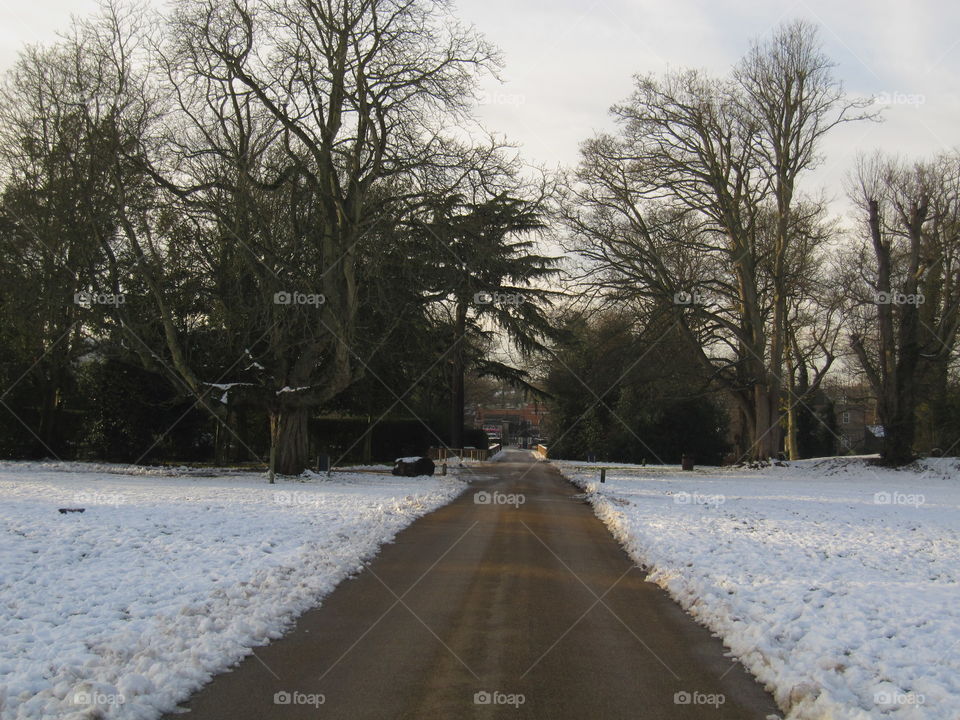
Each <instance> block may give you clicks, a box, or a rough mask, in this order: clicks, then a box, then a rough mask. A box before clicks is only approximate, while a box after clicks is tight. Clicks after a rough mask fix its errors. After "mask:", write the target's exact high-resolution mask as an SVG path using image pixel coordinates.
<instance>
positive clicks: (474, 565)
mask: <svg viewBox="0 0 960 720" xmlns="http://www.w3.org/2000/svg"><path fill="white" fill-rule="evenodd" d="M468 477H471V478H472V481H471V486H470V488H469V489H468V490H467V491H466V492H465V493H464V494H463V495H461V496H460V497H459V498H458V499H457V500H455V501H454V502H453V503H451V504H449V505H447V506H445V507H443V508H441V509H439V510H437V511H435V512H433V513H431V514H429V515H427V516H426V517H424V518H422V519H420V520H418V521H417V522H415V523H414V524H413V525H411V526H410V527H409V528H407V529H406V530H404V531H403V532H401V533H400V534H399V535H398V536H397V539H396V541H395V542H394V543H392V544H389V545H386V546H384V547H383V548H382V551H381V552H380V554H379V555H378V556H377V557H376V558H375V559H374V560H373V561H372V562H371V563H369V564H368V566H367V567H366V569H365V570H364V571H363V572H361V573H359V574H358V575H356V576H355V577H353V578H351V579H349V580H346V581H344V582H343V583H341V585H340V586H339V587H337V589H336V590H335V591H334V592H333V593H331V594H330V595H329V596H328V597H327V598H326V599H324V601H323V604H322V606H320V607H318V608H316V609H314V610H311V611H309V612H307V613H305V614H304V615H303V616H302V617H301V618H300V620H299V621H298V623H297V625H296V627H295V628H294V629H293V630H292V631H291V632H290V633H289V634H288V635H286V636H285V637H284V638H282V639H281V640H278V641H276V642H274V643H272V644H270V645H268V646H266V647H262V648H257V650H256V654H255V655H253V656H249V657H247V658H246V660H244V661H243V662H242V663H240V664H239V665H238V666H237V667H236V668H234V669H233V670H232V671H230V672H228V673H224V674H222V675H219V676H217V677H216V678H214V680H213V681H212V682H211V683H210V684H208V685H207V686H206V687H204V688H203V689H202V690H200V691H199V692H197V693H196V694H195V695H194V696H193V697H192V698H191V700H190V702H189V703H186V704H185V705H184V707H185V708H188V709H189V710H190V713H189V714H188V715H180V714H178V715H170V716H169V718H170V719H171V720H173V719H174V718H176V719H178V720H184V719H185V718H186V719H187V720H221V719H222V720H246V719H249V720H264V719H266V718H344V719H350V720H363V719H368V718H369V719H374V718H376V719H377V720H380V719H382V718H391V719H392V718H428V719H433V718H439V719H444V718H451V719H458V718H481V719H484V718H517V719H518V720H519V719H521V718H523V719H527V718H531V719H532V718H537V719H543V720H547V719H549V720H563V719H565V718H578V719H579V718H611V719H619V718H624V719H627V718H629V719H631V720H633V719H634V718H642V719H643V720H659V719H660V718H663V719H665V720H666V719H669V720H688V719H699V718H710V719H711V720H753V719H758V720H764V719H765V718H767V717H768V716H771V715H772V716H774V717H777V716H778V715H777V710H776V706H775V704H774V703H773V700H772V699H771V697H770V696H769V695H768V694H767V693H766V692H765V691H764V690H763V688H761V687H760V686H759V685H758V684H757V683H756V681H755V680H753V678H752V677H750V676H749V675H748V674H747V673H746V672H745V671H744V670H743V668H742V667H741V666H740V665H738V664H736V663H734V662H732V661H731V660H730V659H728V658H727V657H725V655H724V652H725V650H724V647H723V645H722V644H721V642H720V641H719V640H718V639H716V638H714V637H712V636H711V634H710V633H709V632H708V631H707V630H706V629H704V628H702V627H700V626H699V625H697V624H696V623H695V622H694V621H693V620H691V619H690V617H689V616H687V615H686V614H685V613H684V612H683V611H682V610H681V609H680V608H679V606H677V605H676V604H675V603H674V602H673V601H672V600H670V598H669V597H668V596H667V595H666V594H665V593H664V592H663V591H662V590H660V589H659V588H658V587H656V586H654V585H653V584H651V583H647V582H645V581H644V573H643V572H642V571H641V570H640V569H639V568H637V567H635V566H634V565H633V564H632V563H631V561H630V559H629V557H628V556H627V555H626V553H625V552H624V551H623V550H622V548H621V547H620V546H619V545H618V544H617V543H616V541H615V540H614V539H613V538H612V537H611V536H610V534H609V532H608V531H607V530H606V528H605V527H604V526H603V524H602V523H601V522H600V521H599V520H597V518H596V517H595V516H594V514H593V512H592V510H591V508H590V506H589V505H587V504H586V503H585V502H584V501H583V500H582V498H580V497H578V496H577V492H578V491H577V490H576V489H575V488H573V487H572V486H571V485H570V484H569V483H567V482H566V481H564V480H563V479H562V478H561V477H560V475H559V473H558V472H557V470H556V469H555V468H554V467H552V466H551V465H549V464H548V463H538V462H534V461H533V460H532V458H531V457H530V454H529V453H527V452H526V451H508V452H507V453H505V456H504V457H503V460H502V461H501V462H497V463H488V464H485V465H482V466H479V467H477V468H475V469H473V470H472V471H471V473H470V475H469V476H468ZM478 493H486V495H483V494H480V495H478ZM485 499H487V500H490V502H486V503H484V502H477V501H478V500H480V501H482V500H485ZM521 500H522V503H521ZM285 693H286V695H285ZM285 700H289V701H290V702H289V704H286V703H285V702H284V701H285ZM321 701H322V702H321ZM684 701H688V702H684Z"/></svg>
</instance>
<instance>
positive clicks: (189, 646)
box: [0, 463, 465, 720]
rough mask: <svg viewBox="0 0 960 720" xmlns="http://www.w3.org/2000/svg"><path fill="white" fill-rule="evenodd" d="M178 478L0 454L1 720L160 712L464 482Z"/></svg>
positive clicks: (271, 634)
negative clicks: (3, 458) (6, 458)
mask: <svg viewBox="0 0 960 720" xmlns="http://www.w3.org/2000/svg"><path fill="white" fill-rule="evenodd" d="M206 472H208V473H209V472H210V471H209V470H208V471H206ZM192 473H193V471H189V470H185V471H181V472H180V473H179V475H178V473H177V472H176V471H175V470H173V469H170V468H163V469H157V470H156V471H155V472H152V471H147V470H143V469H142V468H141V469H140V471H139V472H135V471H134V469H133V468H131V467H129V466H96V467H91V466H84V465H83V464H78V463H70V464H60V463H40V464H37V463H0V605H2V608H3V612H2V615H0V638H2V642H0V716H2V717H3V718H4V720H13V719H14V718H16V719H26V718H30V719H34V718H55V717H56V718H68V719H76V720H79V719H80V718H85V719H86V718H92V717H104V718H137V719H138V720H139V719H149V718H154V717H157V716H158V715H159V714H160V713H161V712H165V711H169V710H172V709H173V708H174V707H175V706H176V704H177V703H178V702H180V701H182V700H184V699H186V698H187V697H189V695H190V694H191V693H192V692H193V691H195V690H196V689H198V688H199V687H201V686H202V685H203V684H204V683H206V682H207V681H209V680H210V678H211V677H212V675H214V674H215V673H218V672H221V671H223V670H225V669H227V668H228V667H230V666H231V665H233V664H234V663H236V662H238V661H239V660H241V659H242V658H243V657H244V656H246V655H248V654H249V653H250V652H251V648H253V647H256V646H259V645H264V644H266V643H267V642H269V641H270V640H271V639H274V638H278V637H280V636H281V635H282V634H283V632H284V631H285V630H286V629H288V628H289V627H290V625H291V623H292V622H293V620H294V619H295V618H296V617H297V616H299V615H300V614H301V613H302V612H303V611H304V610H306V609H308V608H310V607H313V606H316V605H318V604H320V600H321V598H323V596H325V595H326V594H327V593H329V592H330V591H331V590H333V588H334V587H335V586H336V585H337V584H338V583H339V582H340V581H341V580H343V579H344V578H346V577H348V576H349V575H351V574H353V573H356V572H358V571H359V570H361V568H362V562H363V561H364V560H365V559H368V558H370V557H372V556H373V555H375V554H376V552H377V549H378V547H379V546H380V545H381V544H382V543H384V542H388V541H390V540H391V539H392V538H393V537H394V535H395V534H396V533H397V532H398V531H399V530H401V529H402V528H403V527H405V526H406V525H408V524H410V523H411V522H412V521H413V520H414V519H416V518H418V517H420V516H421V515H423V514H425V513H427V512H429V511H431V510H433V509H435V508H436V507H439V506H440V505H443V504H444V503H446V502H449V501H450V500H451V499H453V498H454V497H455V496H456V495H458V494H459V493H460V492H461V490H462V489H463V488H464V487H465V485H464V484H463V483H462V482H460V481H459V480H457V479H456V478H439V477H437V478H395V477H392V476H379V475H372V474H367V475H364V476H360V474H352V475H346V474H343V475H341V474H339V473H333V475H331V476H330V477H329V478H328V477H327V476H326V475H324V476H323V478H322V479H320V478H314V479H308V480H307V481H305V482H304V481H296V482H283V483H278V484H277V485H272V486H271V485H267V484H265V482H264V481H263V479H262V477H259V476H251V475H250V474H249V473H246V474H244V473H235V474H232V475H224V476H220V477H197V476H196V475H195V474H192ZM61 507H85V508H86V512H85V513H83V514H79V513H76V514H67V515H61V514H60V513H58V512H57V510H58V508H61Z"/></svg>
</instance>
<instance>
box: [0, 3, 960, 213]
mask: <svg viewBox="0 0 960 720" xmlns="http://www.w3.org/2000/svg"><path fill="white" fill-rule="evenodd" d="M94 7H95V3H94V2H92V1H90V0H73V1H72V2H70V1H67V0H26V2H17V3H3V5H2V6H0V67H2V68H4V69H6V68H8V67H9V66H10V65H11V64H12V63H13V61H14V59H15V57H16V53H17V50H18V48H19V47H20V46H21V45H22V44H23V43H24V42H43V41H46V40H49V39H51V38H53V37H54V33H55V32H56V30H57V29H58V28H62V27H64V26H65V25H66V24H67V22H68V18H69V16H70V14H71V13H74V14H86V13H88V12H90V11H91V10H92V9H93V8H94ZM457 13H458V15H460V16H461V17H462V18H463V19H464V20H467V21H469V22H471V23H473V24H474V25H476V26H477V28H478V29H480V30H481V31H482V32H483V33H484V34H485V35H486V36H487V37H488V39H489V40H491V41H492V42H493V43H495V44H496V45H498V46H499V47H500V48H501V50H502V51H503V57H504V61H505V67H504V70H503V72H502V77H503V80H504V83H503V84H502V85H498V84H496V83H495V82H493V81H490V82H488V83H485V85H484V90H485V91H486V97H487V100H488V101H489V102H488V103H487V104H485V105H484V106H482V107H481V108H480V109H479V113H480V115H481V118H482V119H483V120H484V122H485V124H486V125H487V126H488V127H489V128H490V129H492V130H495V131H497V132H499V133H503V134H505V135H506V136H507V137H508V138H510V139H511V140H513V141H514V142H516V143H518V144H519V145H520V146H521V148H522V150H523V153H524V155H525V157H526V158H527V159H529V160H530V161H531V162H535V163H538V164H542V165H547V166H549V167H555V166H557V165H565V164H571V163H574V162H576V159H577V152H578V150H577V148H578V144H579V143H580V141H582V140H583V139H584V138H587V137H589V136H590V135H591V134H593V133H594V132H595V131H597V130H599V129H605V128H608V127H609V126H610V123H609V118H608V115H607V109H608V108H609V106H610V105H611V104H612V103H614V102H617V101H619V100H622V99H624V98H625V97H626V96H627V95H628V94H629V93H630V88H631V76H632V75H633V74H634V73H638V72H640V73H647V72H653V73H660V72H663V71H664V70H666V69H668V68H673V69H678V68H684V67H697V68H705V69H708V70H710V71H711V72H714V73H716V74H722V73H725V72H726V71H727V70H728V69H729V67H730V66H731V65H732V64H733V63H734V62H736V60H737V59H738V58H739V57H740V56H741V55H742V54H743V52H744V51H745V50H746V49H747V47H748V45H749V43H750V40H751V39H752V38H755V37H758V36H764V35H767V34H769V33H770V31H771V30H772V28H774V27H775V26H776V25H777V24H779V23H780V22H782V21H784V20H789V19H793V18H797V17H800V18H806V19H808V20H811V21H813V22H815V23H816V24H818V25H819V26H820V27H821V33H822V37H823V40H824V43H825V45H826V48H827V52H828V54H829V55H830V56H831V57H832V58H833V59H834V60H835V61H836V62H837V64H838V67H837V69H836V72H837V75H838V76H839V77H840V78H841V79H842V80H843V82H844V84H845V85H846V87H847V89H848V91H849V92H850V93H852V94H858V95H870V94H875V95H881V96H883V97H887V98H889V99H891V100H892V101H893V103H892V104H890V105H889V106H887V109H886V112H885V113H884V114H885V117H886V122H884V123H882V124H879V125H878V124H873V123H866V124H859V125H854V126H848V127H844V128H841V129H839V130H837V131H836V132H835V133H834V135H833V136H832V137H831V138H830V140H829V142H828V144H827V145H826V146H825V147H824V155H825V156H826V163H825V165H824V166H823V168H822V169H821V170H820V171H818V173H817V174H816V176H815V177H812V178H811V179H810V181H809V182H808V183H807V189H808V190H816V189H817V188H818V187H821V186H822V187H825V188H826V190H827V192H828V195H829V196H830V197H833V198H839V197H840V196H841V194H842V188H841V179H842V177H843V174H844V173H845V172H846V171H847V170H848V169H849V168H850V167H851V165H852V162H853V159H854V157H855V155H856V153H857V152H858V151H870V150H873V149H876V148H882V149H885V150H888V151H892V152H898V153H901V154H903V155H905V156H909V157H914V156H916V157H921V156H925V155H930V154H933V153H935V152H938V151H941V150H944V149H948V148H953V147H956V146H960V136H958V129H960V32H958V28H960V4H958V3H956V2H954V1H953V0H950V1H948V0H910V1H909V2H907V1H905V0H871V1H870V2H867V1H866V0H799V1H798V2H791V1H790V0H764V1H763V2H760V1H759V0H753V1H746V0H717V1H712V0H579V1H577V0H459V2H457Z"/></svg>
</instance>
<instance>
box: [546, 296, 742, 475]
mask: <svg viewBox="0 0 960 720" xmlns="http://www.w3.org/2000/svg"><path fill="white" fill-rule="evenodd" d="M659 329H660V328H657V327H656V325H655V323H652V324H651V325H649V326H648V327H647V328H645V329H643V330H642V331H641V332H640V333H636V332H635V331H634V329H633V322H632V321H631V319H630V318H628V317H627V316H625V315H620V314H608V315H603V316H600V317H598V318H595V319H592V320H587V319H586V318H584V317H582V316H581V317H574V318H572V319H571V320H569V321H568V322H567V324H566V327H565V330H566V336H565V339H564V341H563V342H561V343H560V344H559V346H558V347H557V351H556V360H555V361H554V362H551V363H550V368H549V373H548V377H547V391H548V392H549V393H550V395H551V400H549V401H548V402H547V405H548V407H549V409H550V420H549V427H550V430H549V433H550V437H549V441H548V445H549V448H550V456H551V457H556V458H570V459H586V458H587V457H588V456H591V455H592V456H596V458H597V459H598V460H612V461H617V462H643V461H646V462H648V463H658V462H664V463H678V462H679V461H680V458H681V456H682V455H684V454H687V455H692V456H693V457H694V459H695V460H696V462H698V463H701V464H719V463H720V462H721V460H722V458H723V455H724V453H725V452H726V451H727V449H728V445H727V442H726V429H727V418H726V414H725V412H724V411H723V410H722V409H721V407H720V406H719V405H718V403H717V402H716V399H715V398H714V397H712V396H711V395H710V394H708V393H707V392H705V388H706V386H707V380H708V378H707V377H705V375H704V374H703V372H702V371H701V369H700V367H699V366H698V365H697V364H696V363H695V362H693V361H692V360H691V359H690V355H689V353H686V352H685V351H684V348H683V342H682V339H681V338H680V337H678V336H677V335H676V334H674V333H672V332H670V331H669V330H667V331H663V330H661V331H660V332H657V330H659Z"/></svg>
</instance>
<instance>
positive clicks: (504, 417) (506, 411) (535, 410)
mask: <svg viewBox="0 0 960 720" xmlns="http://www.w3.org/2000/svg"><path fill="white" fill-rule="evenodd" d="M547 415H548V412H547V409H546V408H545V407H544V406H543V404H542V403H538V402H527V403H524V404H522V405H521V404H516V405H504V406H501V407H497V406H488V405H472V406H470V407H468V408H467V417H466V418H465V419H466V421H467V422H468V423H470V424H472V425H473V427H475V428H483V427H484V426H498V427H503V426H506V427H507V428H508V430H509V435H510V437H508V438H502V439H503V440H504V441H505V442H507V443H519V444H524V443H525V442H526V443H527V444H529V443H530V442H535V441H538V440H540V438H541V437H542V434H541V427H542V426H543V422H544V420H545V419H546V417H547Z"/></svg>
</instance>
